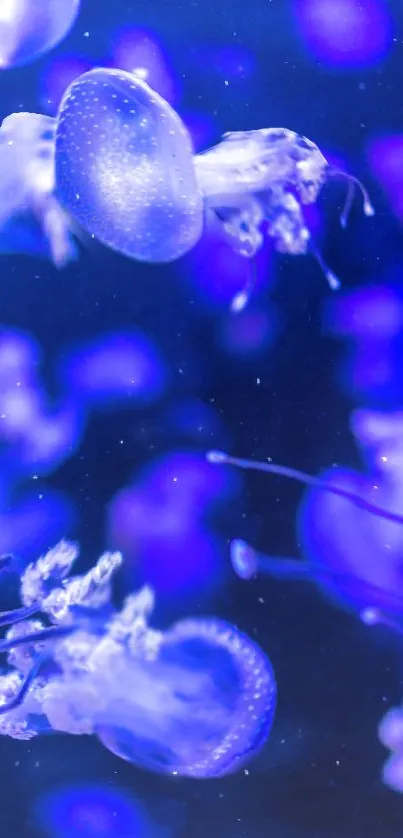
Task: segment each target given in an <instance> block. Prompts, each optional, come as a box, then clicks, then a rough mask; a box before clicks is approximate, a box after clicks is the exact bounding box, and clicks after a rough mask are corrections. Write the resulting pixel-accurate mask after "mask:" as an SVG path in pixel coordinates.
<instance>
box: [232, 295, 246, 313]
mask: <svg viewBox="0 0 403 838" xmlns="http://www.w3.org/2000/svg"><path fill="white" fill-rule="evenodd" d="M248 302H249V295H248V294H247V293H246V291H240V292H239V294H236V295H235V297H234V298H233V300H232V301H231V305H230V311H231V312H232V313H233V314H239V313H240V312H241V311H243V310H244V308H246V306H247V305H248Z"/></svg>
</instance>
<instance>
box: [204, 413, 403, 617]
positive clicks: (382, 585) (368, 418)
mask: <svg viewBox="0 0 403 838" xmlns="http://www.w3.org/2000/svg"><path fill="white" fill-rule="evenodd" d="M353 429H354V432H355V435H356V437H357V439H358V440H359V442H360V445H361V447H362V448H363V449H364V452H365V455H366V459H367V462H368V464H369V466H370V468H369V473H368V475H365V474H360V473H358V472H353V471H347V470H345V469H330V470H329V471H327V472H326V473H325V475H323V476H322V477H314V476H311V475H307V474H305V473H303V472H300V471H298V470H296V469H293V468H288V467H285V466H279V465H276V464H274V463H270V462H267V463H259V462H254V461H251V460H243V459H239V458H236V457H231V456H229V455H228V454H224V453H223V452H219V451H210V452H209V453H208V455H207V456H208V459H209V461H210V462H212V463H216V464H227V465H232V466H237V467H240V468H246V469H254V470H257V471H262V472H266V473H270V474H277V475H280V476H285V477H289V478H291V479H293V480H298V481H300V482H302V483H305V484H306V485H308V486H309V487H310V492H309V493H308V496H307V498H306V499H305V500H304V503H303V505H302V510H301V512H300V515H299V533H298V540H299V541H300V542H301V543H302V548H303V553H304V555H305V556H306V558H305V559H304V560H300V559H297V558H289V557H269V556H263V555H261V554H259V553H258V552H257V551H256V550H254V549H253V547H251V546H250V545H249V544H247V543H246V542H245V541H243V540H242V539H234V540H233V541H232V543H231V548H230V555H231V562H232V565H233V568H234V570H235V572H236V573H237V575H238V576H239V577H240V578H241V579H250V578H252V577H253V576H254V575H256V574H257V573H264V574H267V575H268V576H271V577H273V578H276V579H284V580H286V579H294V580H295V579H298V580H307V581H310V582H314V583H315V584H317V585H318V586H319V587H320V588H321V589H322V590H323V592H324V593H325V594H326V595H327V596H329V597H331V598H332V599H333V600H336V601H337V602H338V603H339V604H341V605H342V606H344V607H347V608H350V609H352V610H353V611H355V612H358V614H359V615H360V618H361V619H362V621H363V622H364V623H366V624H367V625H374V624H377V623H383V624H386V625H388V626H389V627H391V628H393V629H394V630H396V631H398V632H399V633H403V586H402V582H403V527H402V524H403V514H402V512H401V510H402V508H403V481H402V476H401V475H402V471H401V466H402V463H403V415H402V414H395V415H392V416H390V415H388V414H379V413H375V412H372V411H364V410H362V411H357V412H356V413H355V414H353Z"/></svg>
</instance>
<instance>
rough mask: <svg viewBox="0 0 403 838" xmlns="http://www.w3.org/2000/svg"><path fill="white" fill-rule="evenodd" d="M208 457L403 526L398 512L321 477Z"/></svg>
mask: <svg viewBox="0 0 403 838" xmlns="http://www.w3.org/2000/svg"><path fill="white" fill-rule="evenodd" d="M206 457H207V460H208V462H209V463H212V464H213V465H228V466H235V467H236V468H241V469H245V470H250V471H261V472H264V473H266V474H275V475H278V476H279V477H288V478H289V479H290V480H296V481H297V482H298V483H303V484H304V485H305V486H312V487H313V488H315V489H321V490H323V491H325V492H329V493H330V494H332V495H337V496H338V497H341V498H345V500H348V501H350V502H351V503H353V504H354V505H355V506H358V507H359V508H360V509H364V510H365V511H366V512H370V513H371V515H376V516H378V517H379V518H384V519H385V520H386V521H391V522H393V523H395V524H403V515H400V514H399V513H398V512H391V511H389V510H388V509H384V508H383V507H381V506H378V505H377V504H376V503H372V502H371V501H367V500H365V498H362V497H360V496H359V495H357V494H355V493H354V492H350V491H349V490H348V489H343V488H342V486H337V485H336V484H334V483H327V482H326V481H325V480H321V479H320V477H315V476H314V475H312V474H308V473H307V472H304V471H300V470H299V469H295V468H291V467H290V466H282V465H278V464H277V463H264V462H260V461H258V460H247V459H244V458H243V457H232V456H231V455H230V454H227V453H226V452H225V451H215V450H211V451H208V452H207V454H206Z"/></svg>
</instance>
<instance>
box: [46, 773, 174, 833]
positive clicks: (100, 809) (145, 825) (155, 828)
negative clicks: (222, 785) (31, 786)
mask: <svg viewBox="0 0 403 838" xmlns="http://www.w3.org/2000/svg"><path fill="white" fill-rule="evenodd" d="M33 818H34V822H35V824H37V825H38V826H39V828H40V829H41V830H44V832H45V834H47V835H49V837H50V838H72V836H74V838H129V836H130V838H168V836H169V834H170V829H169V827H168V828H167V829H165V828H164V829H163V830H162V829H161V828H160V827H159V825H158V824H156V823H154V822H153V819H152V817H151V816H150V815H149V814H148V812H147V810H146V809H145V807H144V806H143V804H142V803H141V802H140V800H138V799H137V798H136V797H135V795H134V794H133V791H132V790H131V789H130V792H129V791H127V790H126V789H124V788H119V786H117V785H116V784H115V783H114V785H113V786H111V785H110V784H108V783H104V782H99V781H97V782H96V783H95V782H93V783H80V784H79V785H78V784H77V785H75V784H69V785H65V786H56V787H54V788H51V789H49V790H47V791H46V792H42V793H41V794H40V795H39V796H38V797H37V799H36V800H35V803H34V806H33Z"/></svg>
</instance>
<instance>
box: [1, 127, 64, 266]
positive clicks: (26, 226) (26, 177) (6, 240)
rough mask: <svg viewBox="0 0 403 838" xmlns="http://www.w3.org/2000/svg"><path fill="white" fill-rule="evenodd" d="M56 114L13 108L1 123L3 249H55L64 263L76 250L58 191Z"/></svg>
mask: <svg viewBox="0 0 403 838" xmlns="http://www.w3.org/2000/svg"><path fill="white" fill-rule="evenodd" d="M54 134H55V120H54V119H51V117H48V116H42V115H41V114H35V113H14V114H11V115H10V116H8V117H7V118H6V119H5V120H4V121H3V123H2V125H1V128H0V171H1V180H0V251H1V252H3V253H4V252H9V253H14V252H16V253H19V252H23V253H30V252H31V251H33V252H34V253H35V252H39V253H41V252H45V253H48V252H50V255H51V257H52V259H53V262H54V264H55V265H56V266H57V267H63V266H64V265H65V264H66V263H67V262H69V261H70V260H71V259H74V258H75V256H76V248H75V245H74V242H73V239H72V236H71V233H70V224H69V221H68V219H67V216H66V215H65V213H64V211H63V210H62V208H61V207H60V205H59V203H58V201H57V200H56V198H55V196H54V186H55V172H54Z"/></svg>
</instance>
